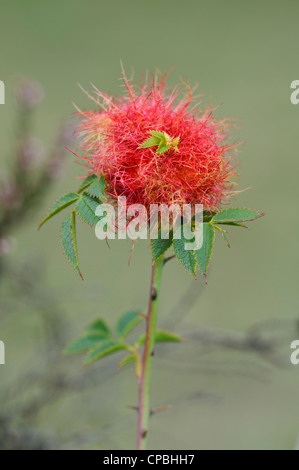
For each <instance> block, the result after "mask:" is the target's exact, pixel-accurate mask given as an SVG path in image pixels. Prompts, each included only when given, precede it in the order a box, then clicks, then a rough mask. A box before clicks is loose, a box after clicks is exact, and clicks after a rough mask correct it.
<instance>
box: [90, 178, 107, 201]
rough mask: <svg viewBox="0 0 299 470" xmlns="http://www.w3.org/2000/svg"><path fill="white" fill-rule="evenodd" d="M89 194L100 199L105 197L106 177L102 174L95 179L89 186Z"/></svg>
mask: <svg viewBox="0 0 299 470" xmlns="http://www.w3.org/2000/svg"><path fill="white" fill-rule="evenodd" d="M88 192H89V195H90V196H91V197H97V198H99V199H101V198H104V197H105V178H104V176H101V178H100V179H99V180H96V181H94V182H93V183H92V184H91V185H90V186H89V188H88Z"/></svg>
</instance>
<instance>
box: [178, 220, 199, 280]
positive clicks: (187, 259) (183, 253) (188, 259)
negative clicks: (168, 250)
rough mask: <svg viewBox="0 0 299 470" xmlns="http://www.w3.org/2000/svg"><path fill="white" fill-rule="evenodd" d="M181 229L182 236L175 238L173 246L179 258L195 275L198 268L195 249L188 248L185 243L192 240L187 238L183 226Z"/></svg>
mask: <svg viewBox="0 0 299 470" xmlns="http://www.w3.org/2000/svg"><path fill="white" fill-rule="evenodd" d="M178 230H180V236H181V238H175V237H174V238H173V248H174V252H175V254H176V257H177V259H178V260H179V261H180V262H181V263H182V265H183V266H184V267H185V268H186V269H187V270H188V271H189V273H190V274H192V275H193V276H195V270H196V260H195V256H194V250H186V249H185V243H190V242H191V240H186V239H185V237H184V233H183V226H181V227H180V228H179V229H178Z"/></svg>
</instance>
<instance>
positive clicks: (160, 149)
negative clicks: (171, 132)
mask: <svg viewBox="0 0 299 470" xmlns="http://www.w3.org/2000/svg"><path fill="white" fill-rule="evenodd" d="M169 149H170V144H165V143H164V142H160V144H159V147H158V149H157V153H164V152H167V150H169Z"/></svg>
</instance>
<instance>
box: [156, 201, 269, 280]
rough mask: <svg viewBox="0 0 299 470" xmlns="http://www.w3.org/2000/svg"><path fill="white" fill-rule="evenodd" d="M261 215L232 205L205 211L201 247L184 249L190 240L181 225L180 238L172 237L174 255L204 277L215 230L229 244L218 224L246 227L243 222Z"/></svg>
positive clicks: (261, 213) (261, 214)
mask: <svg viewBox="0 0 299 470" xmlns="http://www.w3.org/2000/svg"><path fill="white" fill-rule="evenodd" d="M263 215H264V213H263V212H261V211H258V210H252V209H247V208H245V207H244V208H240V207H233V208H230V209H224V210H223V211H221V212H217V213H215V212H213V213H208V212H205V213H204V214H203V242H202V246H201V248H200V249H198V250H194V251H193V250H186V249H185V243H186V242H187V243H188V242H190V240H185V238H184V234H183V226H182V227H181V228H180V229H179V230H181V238H180V239H179V238H178V239H176V238H175V237H174V240H173V247H174V252H175V254H176V257H177V258H178V260H179V261H180V262H181V263H182V264H183V266H184V267H185V268H186V269H187V270H188V271H189V272H190V273H191V274H192V275H195V270H196V267H198V268H199V270H200V271H201V272H202V274H204V276H205V277H206V274H207V269H208V266H209V262H210V259H211V255H212V251H213V247H214V238H215V230H218V231H220V232H221V234H222V236H223V238H224V240H225V241H226V243H227V245H228V246H230V245H229V242H228V239H227V236H226V232H225V230H223V229H222V228H221V227H218V224H219V225H230V226H235V227H244V228H247V227H246V225H244V224H243V222H249V221H251V220H255V219H257V218H259V217H262V216H263ZM216 223H217V225H216ZM153 256H154V255H153Z"/></svg>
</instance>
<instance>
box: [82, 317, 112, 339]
mask: <svg viewBox="0 0 299 470" xmlns="http://www.w3.org/2000/svg"><path fill="white" fill-rule="evenodd" d="M86 331H87V332H88V333H93V334H94V333H95V334H97V335H102V336H103V337H108V336H110V335H111V330H110V328H109V327H108V325H107V323H106V322H105V320H103V319H102V318H97V319H96V320H94V321H93V322H92V323H91V324H90V325H88V326H87V327H86Z"/></svg>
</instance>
